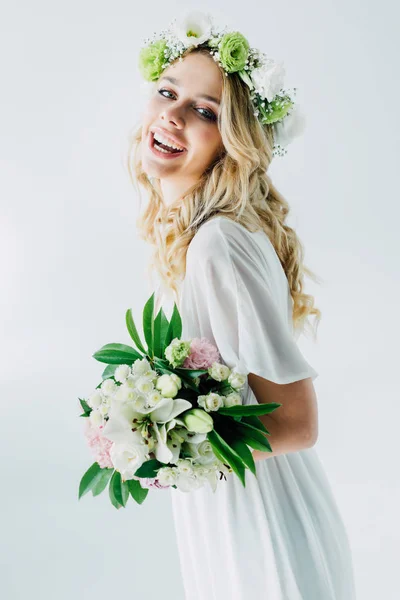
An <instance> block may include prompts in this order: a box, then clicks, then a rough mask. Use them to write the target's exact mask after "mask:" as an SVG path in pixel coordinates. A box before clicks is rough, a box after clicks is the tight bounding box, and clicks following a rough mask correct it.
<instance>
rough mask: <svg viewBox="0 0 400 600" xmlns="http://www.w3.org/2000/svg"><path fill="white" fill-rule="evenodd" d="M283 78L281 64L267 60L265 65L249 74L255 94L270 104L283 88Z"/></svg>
mask: <svg viewBox="0 0 400 600" xmlns="http://www.w3.org/2000/svg"><path fill="white" fill-rule="evenodd" d="M284 77H285V68H284V66H283V62H280V63H277V62H275V61H273V60H272V59H267V60H266V62H265V64H263V65H262V66H260V67H257V68H256V69H253V70H252V72H251V80H252V82H253V84H254V87H255V90H256V92H258V93H259V94H260V96H262V97H263V98H266V99H267V100H268V102H272V100H273V99H274V98H275V96H276V95H277V94H278V93H279V91H280V90H281V89H282V87H283V81H284Z"/></svg>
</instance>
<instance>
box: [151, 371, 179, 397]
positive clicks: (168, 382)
mask: <svg viewBox="0 0 400 600" xmlns="http://www.w3.org/2000/svg"><path fill="white" fill-rule="evenodd" d="M156 388H157V389H158V390H160V392H161V394H162V395H163V396H164V397H165V398H175V396H176V395H177V393H178V386H177V385H176V383H175V381H174V380H173V379H171V377H170V375H167V374H165V375H161V376H160V377H159V378H158V379H157V383H156Z"/></svg>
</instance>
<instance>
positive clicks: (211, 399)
mask: <svg viewBox="0 0 400 600" xmlns="http://www.w3.org/2000/svg"><path fill="white" fill-rule="evenodd" d="M197 403H198V404H199V406H201V407H202V408H204V410H205V411H206V412H210V411H211V410H218V409H219V408H221V406H223V405H224V400H223V397H222V396H220V395H219V394H217V393H215V392H210V393H209V394H207V396H198V398H197Z"/></svg>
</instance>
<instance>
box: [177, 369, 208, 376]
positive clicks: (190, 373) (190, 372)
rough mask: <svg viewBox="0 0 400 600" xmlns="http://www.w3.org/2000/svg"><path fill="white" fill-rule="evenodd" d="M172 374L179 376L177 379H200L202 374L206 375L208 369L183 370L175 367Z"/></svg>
mask: <svg viewBox="0 0 400 600" xmlns="http://www.w3.org/2000/svg"><path fill="white" fill-rule="evenodd" d="M174 372H175V373H176V374H177V375H179V377H190V379H196V377H200V376H201V375H204V373H208V369H183V368H182V367H176V368H175V369H174Z"/></svg>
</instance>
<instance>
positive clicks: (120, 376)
mask: <svg viewBox="0 0 400 600" xmlns="http://www.w3.org/2000/svg"><path fill="white" fill-rule="evenodd" d="M131 372H132V371H131V368H130V366H129V365H119V366H118V367H117V368H116V369H115V373H114V379H115V380H116V381H119V382H120V383H125V381H126V378H127V377H128V375H130V374H131Z"/></svg>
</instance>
